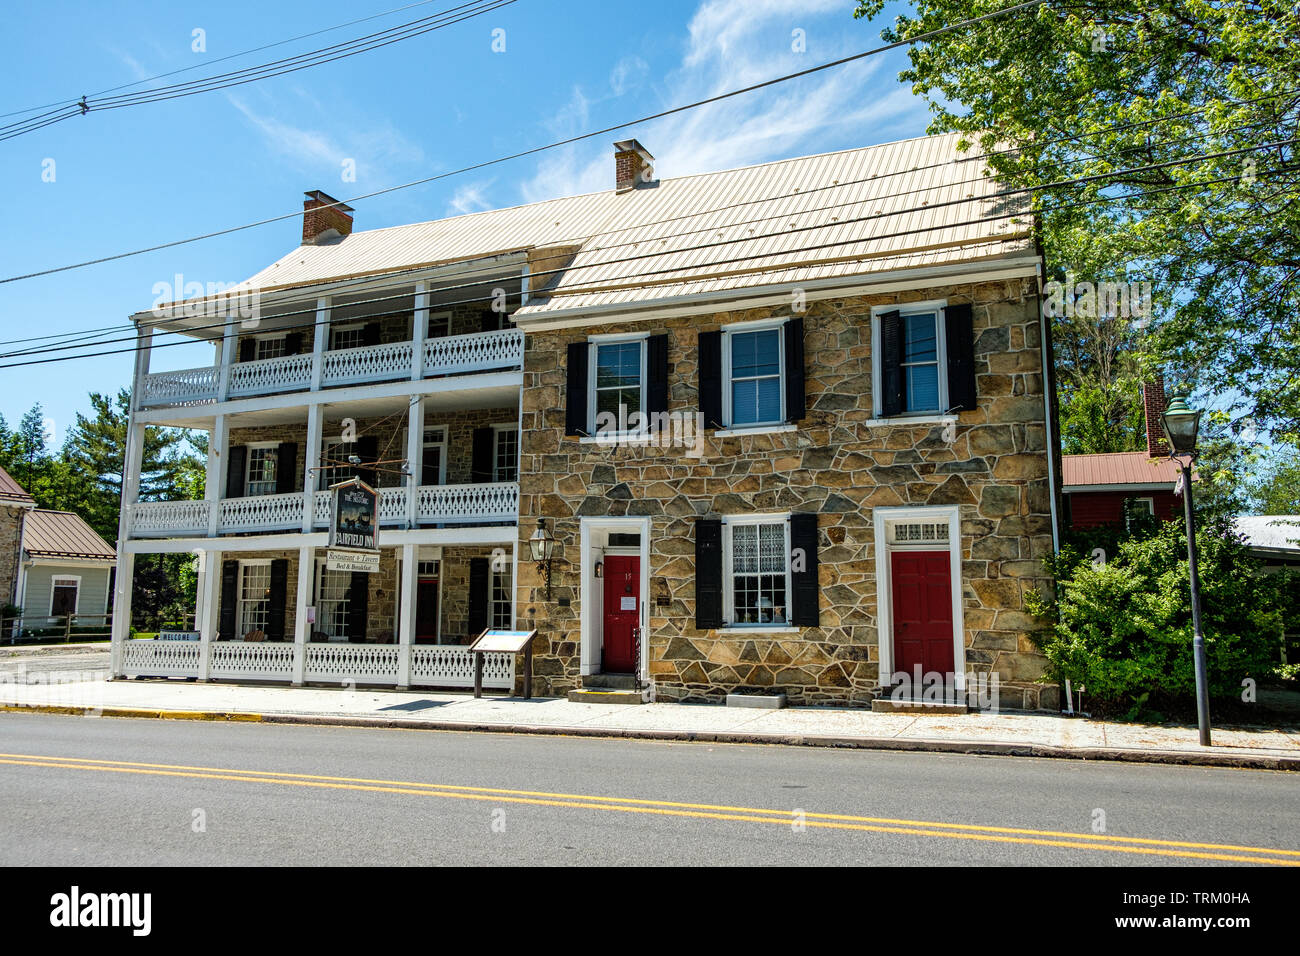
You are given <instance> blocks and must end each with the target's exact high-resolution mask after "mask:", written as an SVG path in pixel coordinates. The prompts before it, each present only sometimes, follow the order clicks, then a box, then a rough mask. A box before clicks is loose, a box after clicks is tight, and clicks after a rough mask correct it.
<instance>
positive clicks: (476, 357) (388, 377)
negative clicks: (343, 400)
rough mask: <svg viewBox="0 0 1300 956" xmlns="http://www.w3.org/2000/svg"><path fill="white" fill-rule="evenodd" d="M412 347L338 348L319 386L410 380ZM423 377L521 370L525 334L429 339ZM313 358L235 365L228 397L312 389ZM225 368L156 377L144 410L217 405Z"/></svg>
mask: <svg viewBox="0 0 1300 956" xmlns="http://www.w3.org/2000/svg"><path fill="white" fill-rule="evenodd" d="M414 348H415V345H414V344H413V343H411V342H392V343H389V344H386V345H365V346H361V347H359V348H351V349H335V350H331V351H327V352H325V353H324V354H323V355H322V357H321V386H322V387H335V386H341V385H362V384H365V383H368V382H386V381H392V380H394V379H401V378H405V377H407V376H409V375H410V374H411V369H412V360H413V358H414V356H413V355H412V350H413V349H414ZM420 353H421V354H420V368H421V374H423V375H425V376H435V375H460V374H465V373H469V372H484V371H491V370H505V369H516V368H522V366H523V359H524V334H523V331H522V330H521V329H501V330H499V331H495V332H472V333H469V334H467V335H446V336H440V337H438V338H431V339H426V340H425V341H424V343H423V345H421V346H420ZM312 363H313V353H311V352H304V353H300V354H298V355H284V356H280V357H278V358H270V359H256V360H254V361H250V362H235V363H233V364H232V365H231V366H230V387H229V388H230V391H229V394H230V397H232V398H239V397H247V396H253V395H268V394H271V393H274V392H299V391H306V390H309V389H310V388H311V387H312ZM220 381H221V367H220V366H219V365H208V366H203V367H201V368H187V369H180V370H177V371H172V372H152V373H150V374H148V375H146V376H144V378H143V380H142V381H141V383H140V404H141V407H157V406H168V405H202V404H208V403H212V402H215V401H216V400H217V396H218V391H219V389H220Z"/></svg>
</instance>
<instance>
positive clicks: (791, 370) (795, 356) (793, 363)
mask: <svg viewBox="0 0 1300 956" xmlns="http://www.w3.org/2000/svg"><path fill="white" fill-rule="evenodd" d="M807 415H808V402H807V398H806V397H805V395H804V371H803V319H802V318H801V317H800V316H795V317H794V318H793V319H787V320H786V323H785V420H786V421H787V422H798V421H803V419H804V418H806V417H807Z"/></svg>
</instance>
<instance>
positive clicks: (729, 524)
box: [722, 514, 790, 628]
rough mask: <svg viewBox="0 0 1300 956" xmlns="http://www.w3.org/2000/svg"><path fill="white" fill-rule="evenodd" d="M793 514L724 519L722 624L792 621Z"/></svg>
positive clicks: (771, 624)
mask: <svg viewBox="0 0 1300 956" xmlns="http://www.w3.org/2000/svg"><path fill="white" fill-rule="evenodd" d="M789 517H790V516H789V515H784V514H783V515H750V516H734V517H724V518H723V520H722V587H723V601H722V613H723V621H724V623H725V625H726V626H727V627H738V628H743V627H756V628H757V627H774V626H775V627H784V626H786V625H787V624H788V622H789V620H790V522H789Z"/></svg>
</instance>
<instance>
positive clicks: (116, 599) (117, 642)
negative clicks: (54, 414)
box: [109, 326, 153, 677]
mask: <svg viewBox="0 0 1300 956" xmlns="http://www.w3.org/2000/svg"><path fill="white" fill-rule="evenodd" d="M136 341H137V346H138V348H137V351H136V353H135V377H134V379H133V382H132V387H131V405H130V416H129V418H128V425H127V430H126V454H125V456H124V458H123V460H122V501H121V510H120V511H119V512H118V517H117V576H116V578H115V579H114V581H113V626H112V629H111V635H110V636H111V641H112V646H111V649H110V652H109V671H110V675H111V676H112V677H121V676H122V649H123V645H124V644H125V642H126V640H127V638H128V637H130V636H131V589H132V585H133V584H134V578H135V555H134V554H133V553H131V552H128V551H127V550H126V547H127V542H128V541H129V539H130V537H131V522H132V520H133V518H134V514H135V504H136V500H137V499H138V498H139V497H140V469H141V467H142V461H141V460H142V459H143V458H144V426H143V425H141V424H140V423H139V422H137V421H136V414H137V412H138V410H139V408H140V393H141V391H142V390H143V388H144V377H145V375H146V374H147V372H148V370H149V351H150V346H151V344H152V342H153V329H152V328H150V327H148V326H144V327H139V329H138V332H137V334H136Z"/></svg>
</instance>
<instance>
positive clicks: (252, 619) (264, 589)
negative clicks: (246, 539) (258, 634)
mask: <svg viewBox="0 0 1300 956" xmlns="http://www.w3.org/2000/svg"><path fill="white" fill-rule="evenodd" d="M270 613H271V562H270V561H269V560H251V561H240V562H239V618H238V620H239V624H238V631H239V636H240V637H241V638H242V637H245V636H247V635H248V634H249V633H250V632H252V631H263V632H265V631H266V623H267V619H268V618H269V616H270Z"/></svg>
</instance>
